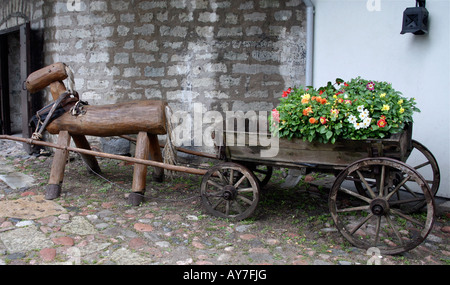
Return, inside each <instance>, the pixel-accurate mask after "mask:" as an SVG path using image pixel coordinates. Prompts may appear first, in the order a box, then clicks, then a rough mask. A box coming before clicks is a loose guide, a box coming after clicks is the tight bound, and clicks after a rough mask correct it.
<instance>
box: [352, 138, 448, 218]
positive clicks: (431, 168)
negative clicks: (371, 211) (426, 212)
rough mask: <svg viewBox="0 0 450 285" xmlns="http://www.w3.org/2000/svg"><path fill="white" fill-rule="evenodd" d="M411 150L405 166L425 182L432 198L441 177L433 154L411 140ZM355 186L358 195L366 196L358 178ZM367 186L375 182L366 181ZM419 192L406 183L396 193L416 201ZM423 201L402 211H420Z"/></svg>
mask: <svg viewBox="0 0 450 285" xmlns="http://www.w3.org/2000/svg"><path fill="white" fill-rule="evenodd" d="M412 147H413V148H412V150H411V153H410V155H409V156H408V160H407V161H406V164H408V165H411V166H412V167H413V168H414V170H416V171H417V172H419V173H420V174H421V175H422V177H423V178H425V181H426V182H427V184H428V186H429V188H430V191H431V194H432V196H433V197H434V196H435V195H436V193H437V191H438V189H439V184H440V181H441V175H440V171H439V166H438V164H437V161H436V159H435V158H434V156H433V154H432V153H431V152H430V151H429V150H428V149H427V148H426V147H425V146H424V145H422V144H421V143H419V142H418V141H415V140H412ZM355 178H356V179H355V186H356V189H357V190H358V193H359V194H361V195H364V196H367V197H369V196H368V194H369V193H368V192H367V187H365V185H364V184H362V183H361V182H360V181H359V180H358V177H357V176H356V177H355ZM367 182H368V183H369V185H371V186H375V181H374V180H373V179H372V180H367ZM420 192H421V191H420V190H419V191H416V190H415V189H414V182H407V183H405V184H404V185H403V187H402V188H401V189H400V191H399V192H397V194H396V195H397V196H396V197H397V198H398V197H399V195H403V196H409V198H410V199H416V198H418V197H419V196H420ZM425 204H426V203H425V200H424V199H422V200H420V199H419V200H418V201H417V202H416V203H408V204H407V205H404V206H403V208H404V209H403V210H405V211H408V212H409V213H414V212H416V211H418V210H420V209H421V208H422V207H423V206H425Z"/></svg>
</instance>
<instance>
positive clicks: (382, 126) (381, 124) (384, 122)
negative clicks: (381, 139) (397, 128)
mask: <svg viewBox="0 0 450 285" xmlns="http://www.w3.org/2000/svg"><path fill="white" fill-rule="evenodd" d="M377 125H378V126H379V127H380V128H384V127H386V126H387V123H386V120H383V119H379V120H378V122H377Z"/></svg>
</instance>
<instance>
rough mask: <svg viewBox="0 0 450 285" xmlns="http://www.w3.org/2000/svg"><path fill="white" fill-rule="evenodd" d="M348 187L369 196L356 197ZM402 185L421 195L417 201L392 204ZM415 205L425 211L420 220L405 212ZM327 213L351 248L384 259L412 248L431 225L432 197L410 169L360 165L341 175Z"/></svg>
mask: <svg viewBox="0 0 450 285" xmlns="http://www.w3.org/2000/svg"><path fill="white" fill-rule="evenodd" d="M356 177H357V178H356ZM356 179H359V180H356ZM355 180H356V181H355ZM352 182H359V183H361V185H364V187H366V193H368V194H367V195H361V194H359V193H358V192H359V191H358V190H357V189H356V187H353V186H354V185H353V183H352ZM406 183H409V184H411V183H415V184H416V186H417V187H418V188H420V189H421V191H422V193H421V197H420V199H419V198H412V199H411V198H409V197H407V198H403V197H399V198H395V197H396V196H397V195H396V194H397V193H398V192H399V191H400V190H401V189H402V188H404V187H405V185H406ZM417 202H421V203H422V202H424V203H425V205H426V206H427V209H426V211H425V212H424V214H420V215H417V214H410V212H408V211H407V210H405V208H406V209H408V205H410V204H416V203H417ZM329 207H330V212H331V216H332V218H333V220H334V222H335V224H336V227H337V228H338V230H339V232H340V233H341V234H342V235H343V236H344V237H345V238H346V239H347V240H348V241H349V242H350V243H351V244H353V245H355V246H357V247H360V248H365V249H369V248H372V247H375V248H378V249H379V250H380V252H382V253H383V254H397V253H401V252H404V251H408V250H410V249H412V248H414V247H416V246H417V245H419V244H420V243H422V241H423V240H424V239H425V238H426V237H427V235H428V234H429V232H430V231H431V228H432V225H433V221H434V202H433V197H432V195H431V192H430V189H429V186H428V184H427V182H426V181H425V179H424V178H423V177H422V176H421V175H420V174H419V173H418V172H417V171H416V170H414V168H412V167H410V166H408V165H406V164H405V163H402V162H400V161H397V160H394V159H388V158H379V159H362V160H359V161H357V162H355V163H353V164H351V165H349V166H348V167H347V168H346V169H344V170H343V171H342V172H341V173H340V174H339V175H338V177H337V178H336V181H335V183H334V184H333V186H332V189H331V191H330V196H329Z"/></svg>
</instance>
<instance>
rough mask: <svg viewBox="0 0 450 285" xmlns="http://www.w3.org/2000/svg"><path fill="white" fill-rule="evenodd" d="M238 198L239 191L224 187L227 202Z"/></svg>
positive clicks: (223, 194)
mask: <svg viewBox="0 0 450 285" xmlns="http://www.w3.org/2000/svg"><path fill="white" fill-rule="evenodd" d="M236 196H237V190H236V188H235V187H234V186H232V185H227V186H225V187H223V193H222V197H223V198H224V199H225V200H234V199H236Z"/></svg>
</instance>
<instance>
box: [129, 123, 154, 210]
mask: <svg viewBox="0 0 450 285" xmlns="http://www.w3.org/2000/svg"><path fill="white" fill-rule="evenodd" d="M149 153H150V140H149V137H148V134H147V132H139V134H138V136H137V141H136V152H135V158H139V159H148V156H149ZM146 179H147V166H146V165H142V164H137V163H135V164H134V171H133V185H132V191H133V192H132V193H131V194H130V196H129V197H128V200H129V202H130V203H131V205H133V206H138V205H139V204H141V203H142V202H143V201H144V193H145V182H146Z"/></svg>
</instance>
